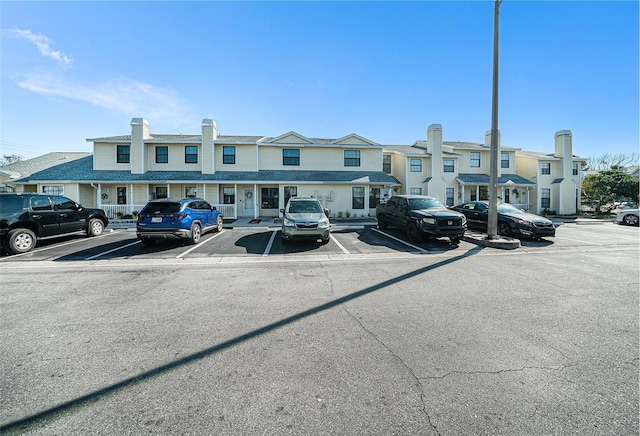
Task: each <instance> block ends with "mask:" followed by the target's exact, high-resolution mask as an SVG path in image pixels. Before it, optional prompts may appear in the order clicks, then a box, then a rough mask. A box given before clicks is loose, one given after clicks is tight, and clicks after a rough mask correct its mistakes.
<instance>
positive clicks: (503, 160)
mask: <svg viewBox="0 0 640 436" xmlns="http://www.w3.org/2000/svg"><path fill="white" fill-rule="evenodd" d="M500 168H509V153H500Z"/></svg>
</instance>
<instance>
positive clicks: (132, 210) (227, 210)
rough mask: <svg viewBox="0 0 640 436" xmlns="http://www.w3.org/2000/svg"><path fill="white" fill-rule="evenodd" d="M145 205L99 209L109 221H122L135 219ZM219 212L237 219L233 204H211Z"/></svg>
mask: <svg viewBox="0 0 640 436" xmlns="http://www.w3.org/2000/svg"><path fill="white" fill-rule="evenodd" d="M145 205H146V203H145V204H102V205H100V206H99V208H100V209H102V210H104V211H105V213H106V215H107V218H109V219H110V220H115V219H123V218H125V217H135V216H136V215H138V213H139V212H140V211H141V210H142V208H143V207H144V206H145ZM211 205H212V206H213V207H215V208H216V209H217V210H219V211H220V213H221V214H222V216H223V217H224V218H225V219H227V218H229V219H236V218H238V214H237V207H236V205H235V204H213V203H212V204H211Z"/></svg>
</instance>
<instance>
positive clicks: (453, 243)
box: [450, 238, 460, 245]
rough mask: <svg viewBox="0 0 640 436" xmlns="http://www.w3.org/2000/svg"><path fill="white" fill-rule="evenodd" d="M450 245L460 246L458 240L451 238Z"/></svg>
mask: <svg viewBox="0 0 640 436" xmlns="http://www.w3.org/2000/svg"><path fill="white" fill-rule="evenodd" d="M450 241H451V245H460V238H451V239H450Z"/></svg>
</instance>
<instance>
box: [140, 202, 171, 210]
mask: <svg viewBox="0 0 640 436" xmlns="http://www.w3.org/2000/svg"><path fill="white" fill-rule="evenodd" d="M178 212H180V203H169V202H165V201H163V202H158V203H149V204H147V205H146V206H145V207H144V208H143V209H142V212H140V213H178Z"/></svg>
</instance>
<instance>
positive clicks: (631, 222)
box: [622, 213, 638, 226]
mask: <svg viewBox="0 0 640 436" xmlns="http://www.w3.org/2000/svg"><path fill="white" fill-rule="evenodd" d="M622 221H624V223H625V224H626V225H628V226H637V225H638V215H634V214H632V213H630V214H629V215H625V216H624V218H622Z"/></svg>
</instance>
